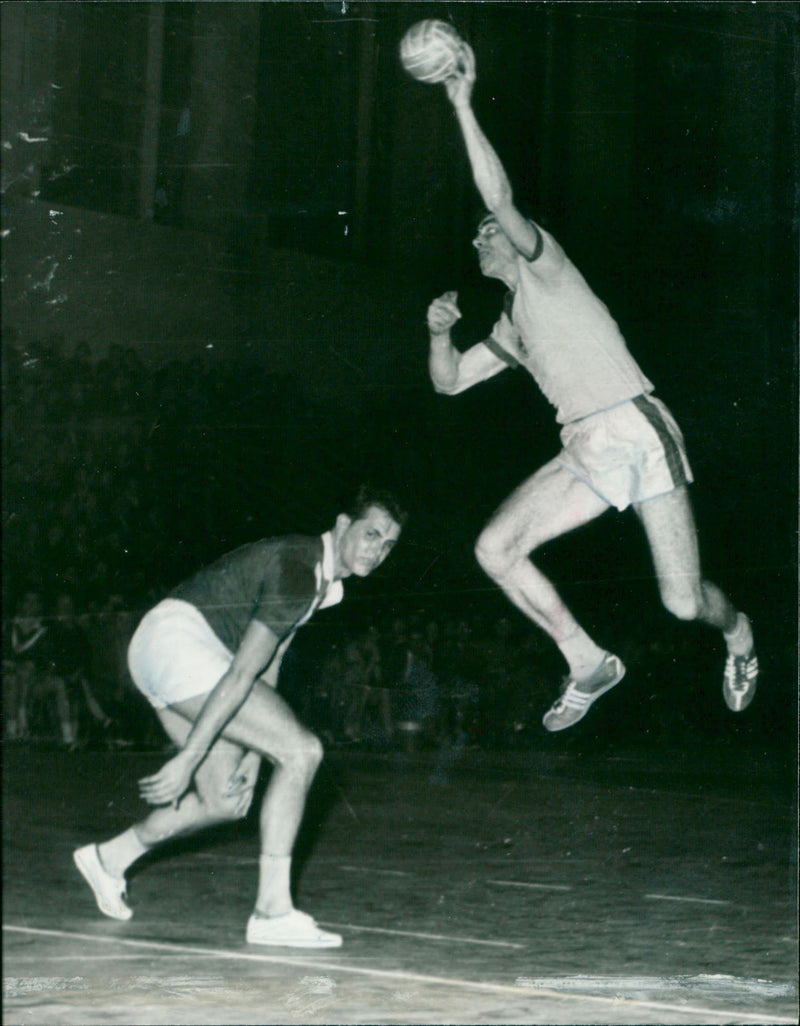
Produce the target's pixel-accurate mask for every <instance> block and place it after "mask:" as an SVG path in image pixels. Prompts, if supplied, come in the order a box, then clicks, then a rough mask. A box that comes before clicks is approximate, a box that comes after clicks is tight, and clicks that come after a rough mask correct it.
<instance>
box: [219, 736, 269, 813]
mask: <svg viewBox="0 0 800 1026" xmlns="http://www.w3.org/2000/svg"><path fill="white" fill-rule="evenodd" d="M260 768H261V756H260V755H258V754H257V753H256V752H245V754H244V755H243V756H242V758H241V759H240V761H239V765H238V766H237V767H236V769H235V770H234V771H233V773H232V774H231V777H230V779H229V780H228V783H227V785H226V787H225V793H224V797H225V798H237V799H238V800H237V802H236V807H235V812H236V814H237V815H238V816H246V815H247V812H248V810H249V808H250V805H251V803H252V801H253V792H254V790H255V786H256V781H257V780H258V771H259V769H260Z"/></svg>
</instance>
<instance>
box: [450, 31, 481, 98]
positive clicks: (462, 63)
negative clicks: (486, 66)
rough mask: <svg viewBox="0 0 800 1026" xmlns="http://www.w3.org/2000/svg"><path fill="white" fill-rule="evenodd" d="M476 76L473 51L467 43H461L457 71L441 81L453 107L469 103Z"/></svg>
mask: <svg viewBox="0 0 800 1026" xmlns="http://www.w3.org/2000/svg"><path fill="white" fill-rule="evenodd" d="M476 77H477V73H476V70H475V53H474V51H473V49H472V47H471V46H470V45H469V43H462V44H461V53H460V57H459V61H458V71H457V72H456V73H455V74H454V75H449V76H448V77H447V78H446V79H445V80H444V83H443V84H444V88H445V90H446V92H447V98H448V100H449V101H450V102H451V103H452V104H453V106H454V107H458V106H461V105H463V106H468V105H469V103H470V102H471V100H472V87H473V86H474V85H475V79H476Z"/></svg>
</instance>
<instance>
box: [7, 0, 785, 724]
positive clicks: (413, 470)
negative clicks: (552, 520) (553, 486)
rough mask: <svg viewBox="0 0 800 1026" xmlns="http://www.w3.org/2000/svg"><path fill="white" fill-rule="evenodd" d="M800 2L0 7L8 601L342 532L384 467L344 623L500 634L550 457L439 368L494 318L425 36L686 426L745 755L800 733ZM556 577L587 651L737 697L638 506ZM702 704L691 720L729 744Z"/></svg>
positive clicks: (145, 583) (547, 442) (590, 532)
mask: <svg viewBox="0 0 800 1026" xmlns="http://www.w3.org/2000/svg"><path fill="white" fill-rule="evenodd" d="M798 10H799V9H798V5H797V4H794V3H774V4H773V3H762V2H757V3H752V4H751V3H674V4H673V3H643V4H627V3H624V2H614V3H586V4H583V3H561V2H551V3H514V4H511V3H497V4H492V3H486V4H484V3H481V4H478V3H452V4H447V3H441V4H416V3H402V4H397V3H367V2H350V3H344V4H342V3H341V2H339V3H316V2H310V3H301V4H295V3H264V4H258V3H247V4H240V3H136V2H132V3H97V4H94V3H80V2H76V3H47V2H39V3H36V4H29V3H26V4H3V5H2V47H3V51H2V75H3V79H2V89H3V95H2V104H3V108H2V113H3V125H2V138H3V310H2V314H3V369H4V374H3V399H4V404H3V407H4V409H3V418H4V425H3V426H4V432H3V434H4V503H3V519H4V541H3V547H4V581H5V597H6V603H7V605H9V604H10V603H13V601H14V599H15V597H16V596H17V595H18V594H19V593H20V592H21V591H23V590H24V589H25V588H26V587H29V586H31V585H32V584H35V585H36V586H37V587H41V588H42V589H43V590H45V591H46V592H48V593H51V594H52V593H54V592H55V591H56V590H58V589H61V588H63V587H70V588H72V589H74V590H75V591H76V592H78V593H79V595H80V597H81V599H82V601H84V602H87V601H91V600H92V599H94V600H95V601H99V600H101V598H103V597H105V596H106V595H107V594H108V593H109V592H115V593H119V594H120V595H122V596H123V597H124V601H125V603H126V604H127V606H128V607H129V608H130V609H133V610H138V609H139V608H142V607H143V606H144V605H145V604H146V603H147V602H148V601H150V600H152V599H153V598H154V597H156V595H158V594H159V593H160V592H161V591H162V590H163V589H165V588H167V587H170V586H171V585H172V584H174V583H176V582H177V581H178V580H179V579H180V578H181V577H182V576H184V575H185V574H186V573H188V572H190V571H191V570H193V569H195V568H196V567H197V566H198V565H200V564H202V563H204V562H207V561H209V560H210V559H212V558H214V557H216V556H217V555H218V554H220V553H222V552H224V551H226V550H227V549H229V548H231V547H233V546H234V545H237V544H240V543H241V542H244V541H247V540H251V539H253V538H255V537H260V536H264V535H268V534H271V533H283V532H288V531H303V532H305V531H308V532H314V533H316V532H318V531H320V530H322V529H325V528H327V527H328V526H329V525H330V523H331V522H332V519H333V517H334V516H335V514H336V513H337V512H338V511H339V509H340V508H341V506H342V504H343V503H345V502H346V501H347V499H348V497H349V495H350V494H351V492H352V490H353V488H354V487H355V485H357V483H358V482H359V481H361V480H362V479H364V478H370V479H373V480H375V481H379V482H380V483H381V484H385V485H387V486H389V487H391V488H393V489H394V490H395V491H396V492H397V493H398V494H399V495H400V496H401V498H402V499H403V501H405V502H406V504H407V505H408V506H409V508H410V510H411V514H412V516H411V520H410V522H409V526H408V528H407V531H406V533H405V537H404V541H403V544H402V545H401V546H400V548H399V549H398V550H397V553H396V555H394V556H393V557H392V560H391V561H390V562H389V563H388V564H386V565H385V566H384V567H383V568H382V570H381V572H380V573H379V574H378V575H376V576H375V578H374V579H371V580H369V581H365V582H357V583H356V584H355V585H353V586H352V587H350V588H348V592H349V597H348V602H346V603H345V604H344V606H343V607H341V609H340V610H337V611H329V612H328V613H326V614H322V617H323V618H324V617H327V618H328V619H327V620H325V619H322V620H321V622H322V623H323V624H325V623H330V624H331V625H337V626H338V625H339V624H340V621H341V620H342V619H344V620H345V622H347V623H363V622H367V621H368V620H369V619H370V618H372V617H373V616H375V615H376V614H377V613H378V612H380V613H381V614H383V613H386V612H393V611H395V610H398V609H399V610H403V611H408V610H416V609H425V610H435V609H448V610H451V611H454V613H455V615H459V614H460V611H461V610H464V611H468V612H469V613H470V615H476V616H481V617H486V618H487V620H488V619H491V618H496V617H498V616H501V615H509V616H512V617H513V616H515V614H514V613H513V612H512V611H511V609H510V607H509V606H508V605H507V604H506V603H505V600H504V599H502V597H501V596H499V595H498V594H497V592H496V591H495V590H494V589H493V588H492V587H490V586H489V584H488V582H487V580H486V579H485V578H484V577H483V576H482V575H481V574H480V572H479V571H478V569H477V567H476V566H475V563H474V559H473V556H472V544H473V540H474V538H475V536H476V534H477V532H478V531H479V529H480V526H481V525H482V523H483V522H484V520H485V519H486V517H487V516H488V514H489V513H490V511H491V510H492V509H493V508H494V507H495V506H496V505H497V504H498V503H499V501H500V500H501V499H502V498H503V497H504V496H505V495H506V494H507V492H508V491H509V490H510V489H511V488H512V487H513V486H514V485H515V484H517V483H518V482H519V481H520V480H521V479H522V478H523V477H524V476H526V475H527V474H529V473H530V472H532V470H533V469H535V467H536V466H537V465H538V464H539V463H541V462H542V461H544V460H545V459H547V458H549V457H550V456H551V455H552V454H553V453H554V451H555V450H556V446H557V444H558V439H557V432H556V426H555V423H554V419H553V416H552V411H551V410H550V409H549V408H548V407H547V405H546V403H545V402H544V400H543V399H542V398H541V396H540V395H539V393H538V391H537V390H536V388H535V386H534V385H533V383H532V381H530V380H529V379H527V377H526V376H523V375H521V374H512V373H510V372H509V373H506V374H504V375H501V376H500V377H499V378H497V379H495V380H493V381H492V382H490V383H488V384H486V385H484V386H482V387H480V388H476V389H474V390H472V391H471V392H469V393H467V394H464V395H462V396H460V397H456V398H452V399H448V398H444V397H439V396H436V395H434V393H433V391H432V389H431V387H430V383H429V381H428V378H427V369H426V355H427V335H426V331H425V324H424V318H425V310H426V307H427V304H428V303H429V301H430V299H431V298H432V297H433V296H434V295H438V294H439V293H441V292H442V291H444V290H445V289H447V288H458V289H459V292H460V296H461V304H462V309H463V311H464V318H463V321H462V322H461V324H460V335H459V340H460V341H461V342H462V343H463V344H467V343H468V342H470V341H472V340H473V339H475V338H479V337H482V334H483V333H484V332H485V331H486V330H487V329H488V327H489V326H490V325H491V323H492V322H493V320H494V318H495V317H496V315H497V310H498V309H499V304H500V301H501V291H500V287H499V285H498V283H496V282H495V283H492V282H486V281H483V280H482V279H481V278H480V276H479V274H478V273H477V270H476V267H475V264H474V260H473V257H472V251H471V247H470V240H471V237H472V236H471V232H472V230H473V227H474V223H475V221H474V219H475V215H476V212H477V210H478V205H477V194H476V192H475V190H474V187H473V185H472V182H471V178H470V175H469V170H468V166H467V163H466V159H465V156H464V153H463V146H462V143H461V141H460V138H459V135H458V132H457V128H456V125H455V123H454V118H453V115H452V110H451V108H450V106H449V104H448V103H447V102H446V100H445V98H444V96H443V92H442V90H441V89H440V88H438V87H430V86H422V85H419V84H418V83H416V82H414V81H412V80H411V79H410V78H408V77H407V76H406V75H405V73H404V72H403V71H402V69H401V68H400V66H399V64H398V61H397V57H396V53H397V44H398V40H399V38H400V37H401V35H402V33H403V31H404V30H405V29H406V28H407V27H408V26H409V25H410V24H411V23H412V22H414V21H416V20H417V19H419V18H421V17H429V16H434V17H441V18H444V19H447V20H450V21H452V23H453V24H454V25H455V26H456V28H458V30H459V31H460V32H461V33H462V34H463V35H464V37H465V38H467V39H468V40H469V41H470V42H471V43H472V45H473V47H474V49H475V51H476V55H477V62H478V83H477V87H476V90H475V107H476V111H477V114H478V117H479V120H480V121H481V123H482V124H483V126H484V127H485V129H486V131H487V134H488V135H489V137H490V139H491V140H492V142H493V143H494V144H495V146H496V148H497V150H498V152H499V154H500V156H501V159H502V160H503V162H504V164H505V166H506V168H507V170H508V173H509V175H510V177H511V180H512V183H513V184H514V187H515V194H516V198H517V200H518V201H519V202H520V203H521V204H524V206H525V207H526V208H528V209H529V210H530V211H531V212H532V213H533V214H534V215H535V216H536V217H537V218H538V219H539V220H540V221H541V222H542V223H544V224H545V225H546V226H547V227H548V228H549V229H550V230H552V231H553V232H554V234H555V235H556V237H557V238H558V239H559V241H561V243H562V244H563V245H564V247H565V249H566V250H567V252H568V253H569V254H570V256H571V257H572V259H573V260H574V261H575V263H576V264H577V265H578V267H579V268H580V269H581V270H582V271H583V273H584V274H585V276H586V278H587V279H588V281H589V283H590V284H591V285H592V286H593V287H594V288H595V289H596V291H597V292H598V294H599V295H600V296H601V298H603V300H604V301H605V302H606V303H607V304H608V305H609V307H610V309H611V310H612V313H613V314H614V316H615V317H616V318H617V320H618V321H619V323H620V325H621V327H622V330H623V332H624V334H625V335H626V338H627V339H628V342H629V345H630V347H631V349H632V351H633V353H634V355H635V356H636V357H637V359H638V360H639V362H640V363H641V365H642V367H643V369H644V371H645V373H647V374H648V376H650V377H651V379H653V380H654V381H655V382H656V386H657V394H658V395H659V396H660V397H661V398H662V399H664V400H665V401H666V402H667V403H668V405H669V406H670V407H671V408H672V409H673V411H674V412H675V414H676V416H677V418H678V421H679V422H680V423H681V425H682V427H683V430H684V433H685V435H686V438H687V443H688V446H689V453H690V457H691V459H692V463H693V467H694V471H695V476H696V479H697V484H696V485H695V486H694V488H693V497H694V502H695V507H696V513H697V519H698V523H699V528H700V534H701V544H702V549H703V556H704V563H705V570H706V572H707V574H708V576H709V577H710V578H711V579H713V580H715V581H717V582H718V583H719V584H720V585H721V586H722V587H723V589H724V590H725V591H727V592H728V593H729V594H731V596H732V598H733V600H734V601H735V602H736V603H738V604H740V605H741V606H742V607H743V608H745V609H746V610H747V611H748V612H750V613H751V615H752V618H753V620H754V622H755V624H756V630H757V634H758V637H759V648H760V655H761V658H762V662H763V664H764V668H765V674H764V685H763V687H762V692H761V695H760V696H759V700H758V705H757V706H754V707H753V712H752V714H751V715H750V718H749V720H748V724H749V726H748V727H747V728H738V727H737V729H743V730H744V729H749V730H751V731H753V732H755V734H756V736H757V737H758V738H759V739H763V740H765V741H767V740H769V739H770V738H771V737H775V736H779V737H782V738H783V739H786V738H787V737H789V736H790V735H791V736H793V735H794V725H795V723H796V677H797V661H796V637H797V603H796V580H797V572H796V567H797V563H796V551H797V550H796V541H797V539H796V526H797V403H796V399H797V277H798V261H797V233H796V224H797V181H796V168H797V123H798V103H797V99H798V96H797V81H798V76H797V71H798V66H799V65H798V61H797V25H798ZM543 558H544V563H545V565H546V568H547V569H548V571H549V572H550V573H551V574H552V575H553V576H554V577H555V579H556V581H557V582H558V584H559V585H560V586H561V587H562V588H563V590H564V593H565V597H566V598H567V599H568V601H569V602H570V603H571V604H572V605H573V606H574V607H575V610H576V612H577V613H578V615H579V617H582V618H583V619H584V621H585V623H586V625H587V627H588V628H589V629H590V630H594V631H595V632H596V633H597V635H598V638H599V639H600V640H601V642H602V641H605V642H606V643H608V644H609V645H614V644H615V643H616V640H617V639H618V638H619V639H620V645H618V646H617V647H620V646H622V647H624V645H625V643H626V640H629V642H630V644H631V645H632V644H633V643H634V639H636V643H637V644H640V645H641V644H642V642H643V639H647V638H650V637H654V636H667V637H672V636H673V633H674V635H675V636H676V637H677V636H678V635H680V636H681V637H682V638H684V639H687V640H686V641H684V642H683V643H682V644H683V645H684V655H683V662H682V670H681V671H680V672H681V673H682V674H683V675H684V677H686V678H687V681H688V682H689V683H690V684H691V686H692V687H694V685H695V683H696V678H697V676H698V674H703V675H705V673H706V670H708V672H709V673H712V672H713V674H714V675H715V676H716V674H717V672H718V669H717V664H718V663H719V662H720V651H719V646H718V644H717V642H716V639H713V637H712V636H711V635H710V634H709V633H707V632H705V631H703V630H702V629H700V628H695V627H686V626H677V625H675V624H674V623H673V622H672V621H671V620H670V619H669V618H668V617H667V615H666V614H665V613H663V612H662V611H661V610H660V607H659V605H658V600H657V593H656V587H655V583H654V581H653V579H652V569H651V566H650V562H649V556H648V553H647V551H646V546H645V544H644V540H643V538H642V536H641V532H640V531H639V529H638V528H637V526H636V524H635V522H634V518H633V517H632V515H631V514H626V515H624V516H622V517H608V518H604V519H603V520H601V521H600V522H598V523H596V524H593V525H591V526H590V527H589V528H587V529H585V530H584V531H582V532H581V534H580V535H579V536H577V537H575V538H568V539H564V540H561V541H559V542H557V543H555V544H554V545H552V546H550V547H549V548H548V550H547V551H546V552H545V553H544V557H543ZM675 672H676V671H675V668H674V667H672V666H664V667H662V673H661V676H662V678H663V681H662V690H661V691H660V694H661V696H662V700H663V697H664V695H665V694H668V693H669V692H668V689H669V687H670V685H671V684H673V683H674V679H673V677H674V673H675ZM687 686H688V683H687ZM665 689H666V690H665ZM717 692H718V688H717V685H716V684H715V686H714V695H713V698H709V699H708V700H706V699H705V698H703V699H701V700H700V701H699V702H698V707H697V709H692V708H689V709H687V715H689V716H691V715H693V714H695V713H696V714H697V715H702V716H703V717H708V718H709V719H710V720H711V721H713V723H714V724H715V725H716V724H717V723H718V724H719V729H720V730H721V731H722V730H728V731H729V730H730V729H731V728H730V726H729V724H730V718H729V717H727V715H726V714H724V711H723V710H721V709H720V710H719V711H718V710H717V706H720V707H721V705H722V703H721V702H720V701H719V696H718V693H717ZM687 693H688V692H687ZM723 715H725V716H726V718H725V719H724V720H723ZM723 724H724V726H723ZM624 729H625V730H628V731H630V732H631V734H635V732H636V730H637V727H636V723H635V721H628V722H627V724H626V725H625V726H624ZM715 729H716V728H715Z"/></svg>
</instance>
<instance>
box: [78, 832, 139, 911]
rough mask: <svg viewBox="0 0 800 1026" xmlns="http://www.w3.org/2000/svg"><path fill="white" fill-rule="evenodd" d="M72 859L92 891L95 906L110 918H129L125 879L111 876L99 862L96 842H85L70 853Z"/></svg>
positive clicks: (130, 909) (129, 909)
mask: <svg viewBox="0 0 800 1026" xmlns="http://www.w3.org/2000/svg"><path fill="white" fill-rule="evenodd" d="M72 859H73V861H74V863H75V865H76V866H77V867H78V869H79V870H80V873H81V875H82V876H83V878H84V880H85V881H86V882H87V883H88V884H89V886H90V887H91V888H92V890H93V891H94V896H95V900H96V901H97V907H98V908H99V909H100V911H101V912H102V913H103V914H104V915H106V916H109V917H110V918H111V919H130V918H131V916H132V915H133V909H132V908H130V906H129V905H128V904H127V903H126V900H125V899H126V898H127V895H126V893H125V881H124V880H119V879H117V877H115V876H111V874H110V873H107V872H106V870H105V869H104V868H103V865H102V863H101V862H100V854H99V852H98V850H97V845H96V844H87V845H86V847H85V848H78V849H77V850H76V851H74V852H73V853H72Z"/></svg>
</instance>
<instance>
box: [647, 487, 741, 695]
mask: <svg viewBox="0 0 800 1026" xmlns="http://www.w3.org/2000/svg"><path fill="white" fill-rule="evenodd" d="M636 512H637V513H638V514H639V517H640V518H641V521H642V523H643V524H644V528H645V531H646V532H647V538H648V541H649V542H650V549H651V551H652V553H653V562H654V564H655V568H656V574H657V575H658V584H659V588H660V589H661V598H662V601H663V603H664V605H665V606H666V607H667V609H669V611H670V612H671V613H674V614H675V616H677V617H679V618H680V619H682V620H699V621H700V622H701V623H707V624H708V625H709V626H710V627H716V628H717V629H718V630H720V631H722V635H723V637H724V639H725V644H726V645H727V648H728V656H727V659H726V661H725V671H724V674H723V681H722V694H723V697H724V699H725V704H726V705H727V706H728V708H729V709H730V710H731V711H732V712H742V711H743V710H744V709H746V708H747V707H748V706H749V705H750V703H751V702H752V700H753V697H754V695H755V693H756V687H757V685H758V658H757V656H756V653H755V648H754V643H753V632H752V628H751V626H750V621H749V620H748V618H747V617H746V616H745V615H744V613H740V612H737V610H736V608H735V607H734V606H733V605H732V603H731V602H730V600H729V599H728V598H727V597H726V596H725V595H724V594H723V593H722V592H721V591H720V589H719V588H718V587H717V586H716V585H715V584H712V583H711V582H710V581H706V580H704V579H703V577H702V575H701V572H700V557H699V554H698V544H697V530H696V528H695V523H694V516H693V515H692V507H691V503H690V502H689V494H688V491H687V489H686V487H685V486H683V487H681V488H678V489H676V490H675V491H674V492H670V493H669V494H667V495H662V496H659V497H658V498H656V499H651V500H650V501H649V502H643V503H640V504H639V505H638V506H637V507H636Z"/></svg>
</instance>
